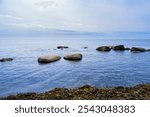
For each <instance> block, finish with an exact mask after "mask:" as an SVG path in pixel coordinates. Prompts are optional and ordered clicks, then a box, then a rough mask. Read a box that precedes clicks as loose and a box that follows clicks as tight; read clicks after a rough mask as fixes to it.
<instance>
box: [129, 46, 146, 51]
mask: <svg viewBox="0 0 150 117" xmlns="http://www.w3.org/2000/svg"><path fill="white" fill-rule="evenodd" d="M145 51H146V49H145V48H139V47H132V48H131V52H145Z"/></svg>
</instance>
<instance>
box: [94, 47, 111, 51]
mask: <svg viewBox="0 0 150 117" xmlns="http://www.w3.org/2000/svg"><path fill="white" fill-rule="evenodd" d="M96 50H97V51H105V52H109V51H111V48H110V47H109V46H101V47H98V48H96Z"/></svg>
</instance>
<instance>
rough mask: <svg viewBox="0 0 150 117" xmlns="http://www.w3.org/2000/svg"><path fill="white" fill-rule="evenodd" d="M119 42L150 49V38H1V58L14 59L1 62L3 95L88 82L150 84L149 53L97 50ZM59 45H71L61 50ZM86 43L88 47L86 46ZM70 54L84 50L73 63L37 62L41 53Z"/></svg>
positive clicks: (72, 86) (101, 85) (95, 84)
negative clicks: (77, 60)
mask: <svg viewBox="0 0 150 117" xmlns="http://www.w3.org/2000/svg"><path fill="white" fill-rule="evenodd" d="M119 44H124V45H125V46H127V47H132V46H137V47H144V48H150V40H146V39H145V40H144V39H141V40H140V39H138V40H136V39H122V40H121V39H116V40H114V39H113V40H111V39H92V38H91V39H74V38H72V39H61V38H59V39H52V38H38V39H37V38H0V58H2V57H13V58H14V61H12V62H5V63H0V96H7V95H11V94H16V93H21V92H44V91H48V90H50V89H53V88H56V87H59V88H75V87H79V86H83V85H86V84H89V85H92V86H96V87H116V86H135V85H138V84H143V83H150V62H149V60H150V52H144V53H131V52H129V51H125V52H115V51H111V52H107V53H106V52H98V51H96V50H95V49H96V48H97V47H98V46H103V45H119ZM59 45H65V46H69V47H70V48H69V49H65V50H58V49H56V48H57V46H59ZM85 46H87V47H88V49H84V47H85ZM70 53H82V54H83V60H82V61H79V62H70V61H66V60H64V59H63V58H62V59H61V60H60V61H58V62H55V63H52V64H47V65H40V64H38V62H37V58H38V57H39V56H41V55H51V54H59V55H60V56H61V57H63V56H65V55H67V54H70Z"/></svg>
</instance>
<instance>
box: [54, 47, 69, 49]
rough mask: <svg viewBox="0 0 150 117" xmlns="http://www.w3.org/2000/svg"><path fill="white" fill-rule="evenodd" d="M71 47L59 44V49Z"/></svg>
mask: <svg viewBox="0 0 150 117" xmlns="http://www.w3.org/2000/svg"><path fill="white" fill-rule="evenodd" d="M67 48H69V47H68V46H57V49H67Z"/></svg>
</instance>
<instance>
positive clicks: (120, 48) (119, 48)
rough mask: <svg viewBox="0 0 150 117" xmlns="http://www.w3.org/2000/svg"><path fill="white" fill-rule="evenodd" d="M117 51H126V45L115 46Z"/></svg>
mask: <svg viewBox="0 0 150 117" xmlns="http://www.w3.org/2000/svg"><path fill="white" fill-rule="evenodd" d="M113 49H114V50H115V51H124V50H125V47H124V45H117V46H114V48H113Z"/></svg>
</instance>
